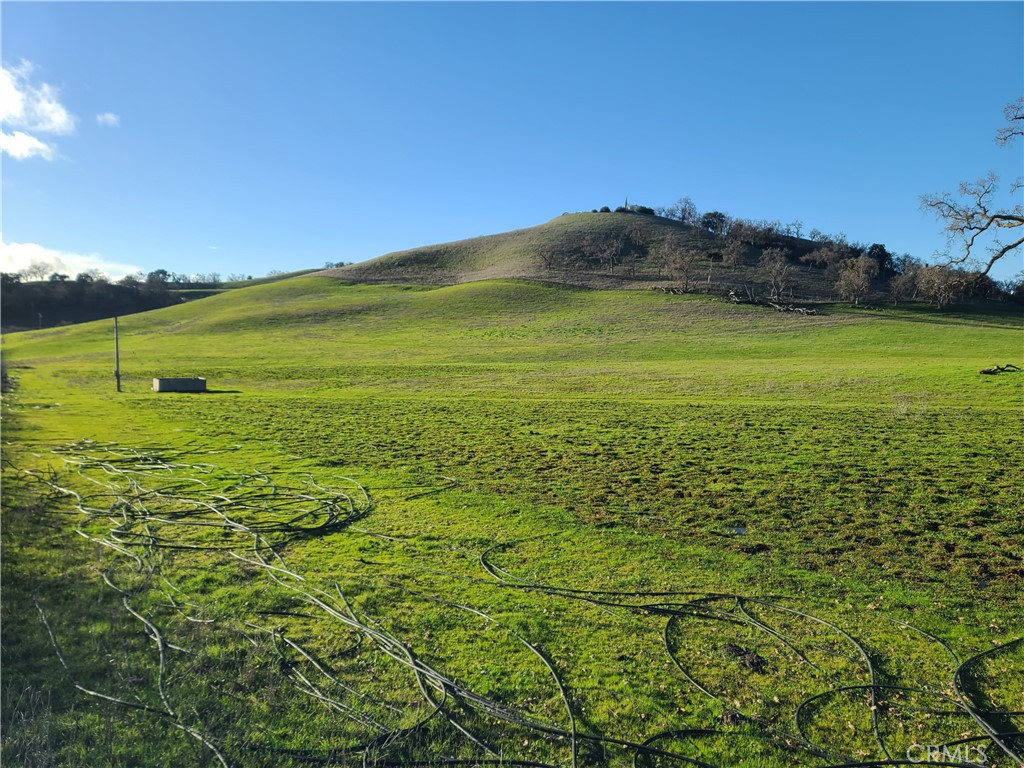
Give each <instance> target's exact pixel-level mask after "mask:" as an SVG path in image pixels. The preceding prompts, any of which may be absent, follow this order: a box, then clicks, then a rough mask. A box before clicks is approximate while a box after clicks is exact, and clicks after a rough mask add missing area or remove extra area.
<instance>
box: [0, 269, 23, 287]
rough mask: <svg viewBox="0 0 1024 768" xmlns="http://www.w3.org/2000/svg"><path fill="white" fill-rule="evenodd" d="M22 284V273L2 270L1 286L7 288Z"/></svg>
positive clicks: (0, 274)
mask: <svg viewBox="0 0 1024 768" xmlns="http://www.w3.org/2000/svg"><path fill="white" fill-rule="evenodd" d="M18 285H21V274H20V273H18V272H2V273H0V288H3V289H4V290H7V289H9V288H14V287H15V286H18Z"/></svg>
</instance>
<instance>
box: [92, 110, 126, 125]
mask: <svg viewBox="0 0 1024 768" xmlns="http://www.w3.org/2000/svg"><path fill="white" fill-rule="evenodd" d="M96 123H97V124H98V125H106V126H108V127H110V128H117V126H119V125H120V124H121V117H120V116H119V115H115V114H114V113H113V112H103V113H101V114H99V115H96Z"/></svg>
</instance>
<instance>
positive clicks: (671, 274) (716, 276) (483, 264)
mask: <svg viewBox="0 0 1024 768" xmlns="http://www.w3.org/2000/svg"><path fill="white" fill-rule="evenodd" d="M786 239H787V240H788V241H790V242H789V243H788V244H789V245H790V246H791V249H792V252H793V253H794V255H797V254H799V253H804V252H809V251H810V250H813V248H814V244H813V243H811V242H810V241H806V240H799V239H798V238H786ZM725 246H726V241H725V239H724V238H722V237H718V236H715V235H712V234H710V233H708V232H706V231H703V230H702V229H700V228H699V227H695V226H692V225H690V224H684V223H682V222H679V221H675V220H673V219H668V218H663V217H661V216H655V215H645V214H637V213H619V212H616V213H573V214H563V215H562V216H559V217H557V218H555V219H552V220H551V221H548V222H546V223H544V224H540V225H538V226H535V227H528V228H525V229H517V230H513V231H511V232H504V233H501V234H495V235H487V236H483V237H474V238H469V239H466V240H458V241H455V242H450V243H441V244H438V245H428V246H423V247H419V248H412V249H409V250H405V251H395V252H393V253H388V254H385V255H383V256H379V257H377V258H375V259H370V260H368V261H364V262H360V263H358V264H351V265H348V266H345V267H341V268H338V269H328V270H323V271H321V272H318V273H316V274H318V275H322V276H326V277H339V278H343V279H346V280H350V281H353V282H359V283H413V284H424V285H455V284H458V283H466V282H474V281H477V280H493V279H507V278H514V279H527V280H540V281H545V282H555V283H563V284H567V285H578V286H587V287H591V288H650V287H658V286H662V285H664V286H669V285H672V284H674V283H675V282H677V281H678V280H679V275H678V274H676V272H677V270H676V269H674V268H673V265H672V264H671V263H669V259H668V258H667V257H668V256H669V254H668V250H669V249H670V248H674V249H676V250H681V251H685V252H687V253H689V254H691V255H692V256H693V257H694V258H693V260H692V261H693V263H692V264H691V265H689V267H690V269H689V272H690V274H689V275H688V277H689V282H693V283H696V282H699V281H701V280H703V281H705V282H707V280H708V275H709V274H710V275H711V282H712V283H713V284H715V285H716V286H717V287H718V288H722V287H723V286H728V287H730V288H731V287H736V286H739V285H742V284H743V283H745V282H748V281H750V280H753V279H755V272H756V265H757V258H758V256H759V254H760V251H759V250H758V249H756V248H753V247H751V248H748V249H746V250H745V252H744V253H743V254H742V258H741V259H740V260H739V262H738V263H735V264H731V265H727V264H725V263H723V255H722V251H723V249H724V248H725Z"/></svg>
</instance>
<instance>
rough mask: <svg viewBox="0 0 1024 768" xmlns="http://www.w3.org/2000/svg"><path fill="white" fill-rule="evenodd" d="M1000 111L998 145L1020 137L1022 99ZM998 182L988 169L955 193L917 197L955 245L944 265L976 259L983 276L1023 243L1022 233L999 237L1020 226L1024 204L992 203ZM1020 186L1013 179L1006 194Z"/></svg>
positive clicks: (1023, 114)
mask: <svg viewBox="0 0 1024 768" xmlns="http://www.w3.org/2000/svg"><path fill="white" fill-rule="evenodd" d="M1004 114H1005V116H1006V121H1007V125H1006V126H1004V127H1003V128H1000V129H999V131H998V132H997V133H996V143H997V144H999V145H1001V146H1006V145H1008V144H1011V143H1012V142H1013V141H1014V139H1016V138H1017V137H1018V136H1024V99H1018V100H1017V101H1015V102H1013V103H1011V104H1008V105H1007V107H1006V109H1005V110H1004ZM998 184H999V177H998V176H996V175H995V174H994V173H992V172H989V174H988V175H987V176H985V177H984V178H981V179H978V180H977V181H973V182H971V181H964V182H961V184H960V188H959V193H958V196H954V195H953V194H952V193H949V192H944V193H942V194H940V195H923V196H922V197H921V207H922V208H924V209H925V210H928V211H931V212H932V213H934V214H935V216H936V217H937V218H938V219H939V220H940V221H943V222H945V225H946V226H945V229H946V233H947V235H948V236H949V240H950V245H951V246H952V245H954V244H955V245H957V246H958V250H959V253H958V254H956V255H953V254H951V255H949V256H948V257H947V259H946V266H952V265H955V264H967V263H974V262H979V263H980V264H981V269H980V271H979V274H980V275H987V274H988V272H989V270H990V269H992V266H993V265H994V264H995V263H996V262H997V261H999V260H1000V259H1002V258H1003V257H1004V256H1006V255H1007V254H1009V253H1012V252H1013V251H1015V250H1017V249H1018V248H1020V246H1021V245H1024V235H1022V236H1020V237H1017V238H1016V239H1011V240H1010V241H1009V242H1004V241H1003V239H1002V238H1001V237H1000V235H1001V233H1000V232H999V230H1000V229H1014V228H1016V227H1020V226H1021V225H1024V207H1022V206H1021V204H1020V203H1017V204H1016V205H1014V206H1013V207H1010V205H1009V204H1007V205H1005V206H1000V205H999V204H998V203H996V202H995V201H994V197H995V194H996V190H997V189H998ZM1021 187H1022V182H1021V179H1017V180H1016V181H1015V182H1014V183H1013V184H1012V185H1011V187H1010V196H1011V197H1013V196H1015V195H1016V194H1017V192H1018V191H1020V189H1021ZM1011 238H1012V236H1011ZM985 245H987V252H986V253H985V255H984V256H981V257H979V255H978V251H980V250H981V249H982V248H983V247H985Z"/></svg>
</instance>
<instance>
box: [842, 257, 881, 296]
mask: <svg viewBox="0 0 1024 768" xmlns="http://www.w3.org/2000/svg"><path fill="white" fill-rule="evenodd" d="M878 272H879V266H878V262H877V261H876V260H875V259H873V258H872V257H871V256H868V255H867V254H863V255H861V256H858V257H857V258H855V259H847V260H846V261H845V262H844V263H843V265H842V267H841V268H840V270H839V275H838V277H837V278H836V291H838V292H839V295H840V296H841V297H842V298H844V299H846V300H847V301H852V302H853V303H854V304H859V303H860V302H861V301H862V300H863V299H864V297H865V296H867V295H868V291H870V290H871V281H872V280H873V279H874V278H875V277H877V276H878Z"/></svg>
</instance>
